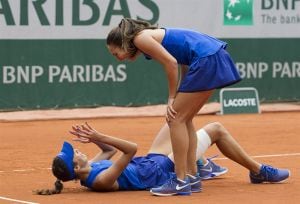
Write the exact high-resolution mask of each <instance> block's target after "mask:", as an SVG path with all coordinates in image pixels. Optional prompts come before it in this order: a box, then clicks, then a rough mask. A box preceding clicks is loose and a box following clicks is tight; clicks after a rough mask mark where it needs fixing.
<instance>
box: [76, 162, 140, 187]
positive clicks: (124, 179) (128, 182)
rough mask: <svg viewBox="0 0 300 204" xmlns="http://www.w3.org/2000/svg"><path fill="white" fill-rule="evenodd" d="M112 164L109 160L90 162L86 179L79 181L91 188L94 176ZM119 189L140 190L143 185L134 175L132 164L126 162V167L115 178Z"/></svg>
mask: <svg viewBox="0 0 300 204" xmlns="http://www.w3.org/2000/svg"><path fill="white" fill-rule="evenodd" d="M111 165H112V162H111V161H110V160H101V161H99V162H94V163H91V165H90V166H91V167H92V170H91V172H90V174H89V175H88V177H87V179H86V181H85V182H84V181H81V185H83V186H86V187H88V188H90V189H93V183H94V181H95V179H96V177H97V176H98V175H99V174H101V172H102V171H104V170H106V169H108V168H109V167H110V166H111ZM117 182H118V184H119V189H120V190H142V189H145V186H144V185H143V184H142V183H141V182H140V180H139V179H138V176H137V175H136V171H135V168H134V166H133V165H132V164H130V163H129V164H128V166H127V167H126V169H124V171H123V172H122V174H121V175H120V176H119V178H118V179H117Z"/></svg>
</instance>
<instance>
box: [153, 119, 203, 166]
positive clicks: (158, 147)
mask: <svg viewBox="0 0 300 204" xmlns="http://www.w3.org/2000/svg"><path fill="white" fill-rule="evenodd" d="M196 138H197V137H196ZM197 139H198V138H197ZM196 144H197V142H196ZM198 148H200V147H199V146H197V151H198ZM148 153H156V154H164V155H167V156H168V157H169V158H170V159H171V160H172V161H173V162H174V156H173V152H172V145H171V138H170V129H169V127H168V124H167V123H165V124H164V125H163V126H162V128H161V129H160V130H159V132H158V133H157V135H156V137H155V138H154V141H153V143H152V145H151V147H150V149H149V151H148ZM196 159H197V160H199V159H200V160H201V161H202V163H203V164H206V163H207V160H206V158H205V156H204V155H197V157H196Z"/></svg>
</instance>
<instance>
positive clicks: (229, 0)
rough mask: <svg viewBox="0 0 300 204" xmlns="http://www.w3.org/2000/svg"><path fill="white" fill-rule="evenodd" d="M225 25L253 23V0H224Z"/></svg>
mask: <svg viewBox="0 0 300 204" xmlns="http://www.w3.org/2000/svg"><path fill="white" fill-rule="evenodd" d="M223 16H224V25H253V0H224V15H223Z"/></svg>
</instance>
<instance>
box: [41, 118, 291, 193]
mask: <svg viewBox="0 0 300 204" xmlns="http://www.w3.org/2000/svg"><path fill="white" fill-rule="evenodd" d="M70 133H71V134H73V135H75V136H76V137H77V138H75V139H74V140H75V141H78V142H81V143H94V144H96V145H97V146H98V147H99V148H100V149H101V152H100V153H99V154H97V155H96V156H95V157H94V158H93V159H91V160H88V159H87V157H86V155H84V154H83V153H81V152H80V151H79V150H77V149H73V147H72V145H71V144H70V143H68V142H64V144H63V147H62V150H61V152H60V153H59V154H58V155H57V156H56V157H55V158H54V160H53V164H52V172H53V174H54V176H55V177H56V178H57V181H56V183H55V189H53V190H38V191H36V193H37V194H42V195H50V194H55V193H60V192H61V190H62V189H63V185H62V183H61V181H64V182H65V181H71V180H80V182H81V185H83V186H86V187H88V188H89V189H91V190H94V191H117V190H149V189H150V192H151V193H152V194H154V195H161V194H160V193H161V189H160V188H162V187H161V185H162V184H164V189H168V188H167V187H166V186H165V185H169V186H171V187H170V188H169V189H173V188H174V187H173V186H172V185H176V183H175V184H174V178H176V175H175V174H174V163H173V154H172V151H171V149H172V148H171V142H170V136H169V128H168V126H167V125H165V126H163V128H162V129H161V131H160V132H159V133H158V135H157V136H156V138H155V140H154V142H153V144H152V146H151V148H150V150H149V152H148V154H147V155H146V156H142V157H135V156H134V155H135V153H136V151H137V145H136V144H135V143H132V142H129V141H126V140H122V139H119V138H116V137H112V136H109V135H105V134H103V133H100V132H97V131H96V130H95V129H93V128H92V127H91V126H90V125H88V124H87V123H85V124H84V125H81V126H73V127H72V130H71V131H70ZM213 144H216V145H217V147H218V148H219V150H220V151H221V152H222V153H223V154H224V155H225V156H227V157H228V158H229V159H231V160H233V161H235V162H237V163H239V164H240V165H242V166H244V167H245V168H247V169H248V170H249V171H250V181H251V183H263V182H271V183H274V182H281V181H283V180H286V179H287V178H288V177H289V175H290V172H289V170H287V169H277V168H274V167H271V166H267V165H264V164H260V163H258V162H256V161H254V160H253V159H252V158H251V157H250V156H249V155H248V154H247V153H246V152H245V151H244V150H243V149H242V148H241V146H240V145H239V144H238V143H237V142H236V141H235V139H234V138H233V137H232V136H231V135H230V133H229V132H228V131H227V130H226V129H225V128H224V127H223V126H222V125H221V124H220V123H217V122H216V123H211V124H208V125H206V126H204V127H203V128H202V129H200V130H198V131H197V159H199V158H201V155H203V154H204V152H205V151H206V150H207V149H208V148H209V147H210V146H211V145H213ZM117 150H120V151H121V152H122V155H121V156H120V157H119V158H118V159H117V160H116V161H115V162H112V161H110V160H109V159H110V158H111V157H112V156H113V155H114V154H115V153H116V152H117ZM207 165H211V166H212V167H213V165H215V164H214V163H213V162H212V161H211V160H208V164H207ZM215 166H216V167H218V166H217V165H215ZM203 168H205V167H203V166H202V165H198V172H201V169H203ZM219 168H220V169H219V170H220V172H222V171H221V170H223V172H226V171H227V169H225V170H226V171H224V169H222V168H221V167H219ZM187 177H188V178H189V180H188V181H182V182H183V184H184V185H183V186H184V188H181V189H177V192H176V193H175V194H177V195H189V194H191V193H192V192H200V191H201V190H202V185H201V180H199V179H197V178H195V176H192V175H187ZM163 195H164V196H166V195H174V192H173V191H172V190H171V191H170V192H164V193H163Z"/></svg>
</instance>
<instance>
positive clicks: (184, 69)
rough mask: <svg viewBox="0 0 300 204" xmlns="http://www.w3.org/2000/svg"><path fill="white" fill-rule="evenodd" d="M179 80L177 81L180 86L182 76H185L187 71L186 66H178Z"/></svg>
mask: <svg viewBox="0 0 300 204" xmlns="http://www.w3.org/2000/svg"><path fill="white" fill-rule="evenodd" d="M180 68H181V69H180V70H181V71H180V80H179V83H178V84H180V83H181V82H182V79H183V78H184V76H185V74H186V73H187V71H188V66H187V65H183V64H182V65H181V66H180Z"/></svg>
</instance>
